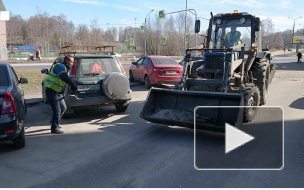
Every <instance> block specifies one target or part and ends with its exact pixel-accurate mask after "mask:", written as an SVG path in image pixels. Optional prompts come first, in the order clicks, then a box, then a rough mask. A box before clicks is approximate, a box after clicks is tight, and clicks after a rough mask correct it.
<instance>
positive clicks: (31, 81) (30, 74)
mask: <svg viewBox="0 0 304 190" xmlns="http://www.w3.org/2000/svg"><path fill="white" fill-rule="evenodd" d="M15 72H16V74H17V76H18V78H20V77H23V78H27V80H28V83H27V84H22V89H23V90H24V93H25V94H35V93H39V92H41V81H42V79H43V77H44V76H45V74H42V73H41V70H39V69H33V70H15Z"/></svg>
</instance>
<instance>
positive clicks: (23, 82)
mask: <svg viewBox="0 0 304 190" xmlns="http://www.w3.org/2000/svg"><path fill="white" fill-rule="evenodd" d="M19 82H20V83H21V84H26V83H28V80H27V78H22V77H21V78H20V81H19Z"/></svg>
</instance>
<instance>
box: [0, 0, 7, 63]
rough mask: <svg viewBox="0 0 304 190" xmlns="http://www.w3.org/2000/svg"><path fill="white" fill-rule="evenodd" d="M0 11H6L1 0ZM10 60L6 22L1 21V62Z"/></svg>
mask: <svg viewBox="0 0 304 190" xmlns="http://www.w3.org/2000/svg"><path fill="white" fill-rule="evenodd" d="M0 11H6V10H5V7H4V5H3V2H2V0H0ZM7 59H8V53H7V47H6V21H5V20H1V19H0V61H5V60H7Z"/></svg>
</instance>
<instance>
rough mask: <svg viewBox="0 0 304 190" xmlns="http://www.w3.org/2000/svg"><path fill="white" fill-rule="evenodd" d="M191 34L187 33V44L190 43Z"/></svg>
mask: <svg viewBox="0 0 304 190" xmlns="http://www.w3.org/2000/svg"><path fill="white" fill-rule="evenodd" d="M189 36H190V34H189V33H187V34H186V43H187V44H188V43H189Z"/></svg>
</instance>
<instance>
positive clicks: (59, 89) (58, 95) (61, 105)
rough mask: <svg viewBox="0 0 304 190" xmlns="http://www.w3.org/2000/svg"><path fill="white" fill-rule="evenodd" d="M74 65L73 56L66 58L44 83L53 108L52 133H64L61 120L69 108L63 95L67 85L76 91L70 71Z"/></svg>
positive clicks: (54, 67) (55, 66)
mask: <svg viewBox="0 0 304 190" xmlns="http://www.w3.org/2000/svg"><path fill="white" fill-rule="evenodd" d="M73 63H74V58H73V57H72V56H69V55H68V56H65V57H64V62H63V63H55V64H54V65H53V67H52V68H51V71H50V73H49V76H48V78H47V80H46V81H45V83H44V87H45V93H46V96H47V98H48V101H49V103H50V105H51V107H52V111H53V116H52V120H51V133H55V134H61V133H63V131H62V130H59V128H60V125H59V123H60V119H61V117H62V115H63V114H64V112H65V110H66V109H67V106H66V104H65V101H64V97H63V95H62V93H63V91H64V89H65V87H66V84H68V85H70V86H71V89H72V90H76V84H75V82H74V81H73V80H72V79H71V78H70V77H69V75H68V71H69V69H70V66H72V65H73Z"/></svg>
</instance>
